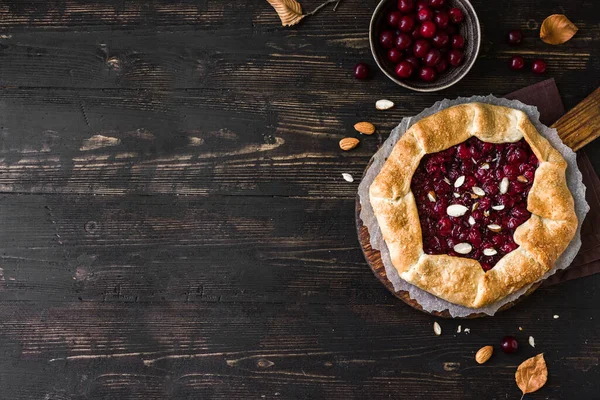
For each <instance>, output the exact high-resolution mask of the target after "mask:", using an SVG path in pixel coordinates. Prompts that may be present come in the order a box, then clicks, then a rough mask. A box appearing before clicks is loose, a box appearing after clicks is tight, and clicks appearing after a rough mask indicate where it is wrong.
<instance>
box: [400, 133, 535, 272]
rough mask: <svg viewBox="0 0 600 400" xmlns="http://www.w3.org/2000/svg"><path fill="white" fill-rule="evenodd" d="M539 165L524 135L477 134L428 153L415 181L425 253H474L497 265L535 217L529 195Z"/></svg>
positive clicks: (482, 260)
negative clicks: (489, 139)
mask: <svg viewBox="0 0 600 400" xmlns="http://www.w3.org/2000/svg"><path fill="white" fill-rule="evenodd" d="M537 166H538V160H537V157H536V156H535V154H533V152H532V151H531V147H530V146H529V144H527V142H526V141H525V140H524V139H521V140H519V141H518V142H515V143H486V142H483V141H481V140H479V139H477V138H476V137H472V138H471V139H469V140H467V141H466V142H464V143H461V144H458V145H455V146H452V147H450V148H448V149H446V150H444V151H440V152H438V153H433V154H427V155H425V156H424V157H423V159H422V160H421V163H420V164H419V167H418V168H417V170H416V171H415V174H414V175H413V179H412V185H411V190H412V192H413V194H414V196H415V200H416V202H417V210H418V211H419V220H420V223H421V232H422V234H423V249H424V251H425V253H427V254H449V255H451V256H463V257H469V258H473V259H475V260H477V261H479V263H480V264H481V267H482V268H483V269H484V270H485V271H487V270H489V269H491V268H492V267H493V266H494V265H495V264H496V263H497V262H498V261H499V260H500V259H501V258H502V257H503V256H504V255H506V254H507V253H510V252H511V251H513V250H515V249H516V248H517V247H518V246H517V244H516V243H515V242H514V239H513V234H514V232H515V230H516V229H517V227H518V226H520V225H521V224H523V223H524V222H525V221H527V220H528V219H529V217H530V216H531V213H530V212H529V211H528V210H527V195H528V194H529V190H530V189H531V186H532V184H533V178H534V174H535V170H536V168H537Z"/></svg>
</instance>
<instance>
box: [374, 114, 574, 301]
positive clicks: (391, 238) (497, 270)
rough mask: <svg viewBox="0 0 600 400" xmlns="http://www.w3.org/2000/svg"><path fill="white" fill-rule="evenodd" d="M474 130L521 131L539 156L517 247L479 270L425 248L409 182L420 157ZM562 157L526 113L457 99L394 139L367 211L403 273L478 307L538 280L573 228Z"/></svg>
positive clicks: (517, 136)
mask: <svg viewBox="0 0 600 400" xmlns="http://www.w3.org/2000/svg"><path fill="white" fill-rule="evenodd" d="M472 136H476V137H477V138H479V139H480V140H482V141H485V142H491V143H508V142H516V141H519V140H521V139H522V138H524V139H525V140H526V141H527V143H529V145H530V146H531V149H532V151H533V152H534V154H535V155H536V157H537V158H538V160H539V163H540V164H539V167H538V168H537V170H536V171H535V176H534V182H533V185H532V187H531V190H530V192H529V195H528V198H527V209H528V210H529V211H530V212H531V214H532V215H531V217H530V218H529V219H528V220H527V221H526V222H525V223H523V224H522V225H521V226H519V227H518V228H517V229H516V230H515V232H514V241H515V243H516V244H517V245H519V247H518V248H517V249H516V250H514V251H512V252H510V253H508V254H506V255H505V256H504V257H503V258H501V259H500V261H499V262H498V263H497V264H496V265H495V266H494V268H492V269H490V270H489V271H487V272H485V271H484V270H483V268H482V267H481V265H480V264H479V262H478V261H477V260H473V259H469V258H463V257H453V256H449V255H429V254H425V253H424V252H423V237H422V234H421V225H420V222H419V215H418V212H417V206H416V203H415V198H414V196H413V193H412V192H411V189H410V185H411V180H412V177H413V174H414V173H415V170H416V169H417V167H418V166H419V163H420V161H421V158H422V157H423V156H424V155H425V154H428V153H436V152H439V151H442V150H445V149H447V148H449V147H452V146H455V145H457V144H459V143H462V142H464V141H466V140H467V139H469V138H470V137H472ZM566 168H567V163H566V161H565V160H564V159H563V157H562V156H561V155H560V153H559V152H558V151H557V150H556V149H554V147H552V145H551V144H550V143H549V142H548V141H547V140H546V139H545V138H544V137H542V136H541V135H540V134H539V132H538V131H537V130H536V128H535V127H534V126H533V124H532V123H531V122H530V121H529V119H528V117H527V115H526V114H525V113H523V112H522V111H519V110H515V109H512V108H507V107H501V106H495V105H490V104H482V103H469V104H462V105H457V106H454V107H450V108H447V109H445V110H442V111H440V112H438V113H436V114H434V115H431V116H429V117H427V118H424V119H422V120H421V121H419V122H417V123H415V124H414V125H413V126H411V127H410V129H408V130H407V131H406V133H405V134H404V135H403V136H402V138H401V139H400V140H399V141H398V143H396V145H395V147H394V149H393V150H392V153H391V154H390V156H389V158H388V159H387V161H386V162H385V164H384V165H383V168H382V169H381V171H380V172H379V174H378V175H377V177H376V178H375V180H374V181H373V183H372V184H371V187H370V188H369V196H370V201H371V205H372V206H373V211H374V212H375V216H376V218H377V221H378V223H379V227H380V229H381V232H382V234H383V238H384V240H385V243H386V244H387V247H388V249H389V252H390V256H391V260H392V264H393V266H394V267H395V268H396V270H397V271H398V274H399V275H400V277H401V278H402V279H404V280H405V281H407V282H410V283H411V284H413V285H416V286H418V287H419V288H421V289H423V290H426V291H428V292H429V293H431V294H433V295H435V296H438V297H440V298H442V299H444V300H447V301H449V302H451V303H454V304H459V305H462V306H466V307H471V308H480V307H484V306H486V305H489V304H492V303H494V302H496V301H498V300H500V299H502V298H503V297H505V296H507V295H509V294H511V293H513V292H515V291H517V290H519V289H520V288H522V287H524V286H526V285H528V284H531V283H533V282H535V281H537V280H539V279H540V278H541V277H542V276H543V275H544V274H545V273H546V272H548V271H549V270H550V269H551V268H552V266H553V264H554V263H555V262H556V260H557V258H558V257H559V256H560V255H561V254H562V252H563V251H564V250H565V249H566V248H567V246H568V245H569V243H570V242H571V240H572V239H573V236H574V235H575V231H576V229H577V224H578V221H577V216H576V215H575V207H574V202H573V196H572V195H571V192H570V191H569V188H568V187H567V181H566V178H565V171H566Z"/></svg>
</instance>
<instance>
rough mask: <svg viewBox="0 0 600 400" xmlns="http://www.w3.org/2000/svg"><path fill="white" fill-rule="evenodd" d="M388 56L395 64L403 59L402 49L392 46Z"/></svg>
mask: <svg viewBox="0 0 600 400" xmlns="http://www.w3.org/2000/svg"><path fill="white" fill-rule="evenodd" d="M387 57H388V60H390V61H391V62H393V63H394V64H398V63H399V62H400V60H402V51H400V50H398V49H397V48H395V47H394V48H391V49H389V50H388V54H387Z"/></svg>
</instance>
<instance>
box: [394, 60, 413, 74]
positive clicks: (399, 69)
mask: <svg viewBox="0 0 600 400" xmlns="http://www.w3.org/2000/svg"><path fill="white" fill-rule="evenodd" d="M413 71H414V68H413V66H412V64H411V63H409V62H408V61H406V60H404V61H401V62H400V63H399V64H398V65H397V66H396V76H397V77H398V78H402V79H406V78H410V76H411V75H412V74H413Z"/></svg>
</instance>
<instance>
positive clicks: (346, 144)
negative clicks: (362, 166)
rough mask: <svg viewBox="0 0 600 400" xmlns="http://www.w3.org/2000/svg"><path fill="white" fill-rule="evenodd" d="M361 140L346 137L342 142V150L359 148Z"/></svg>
mask: <svg viewBox="0 0 600 400" xmlns="http://www.w3.org/2000/svg"><path fill="white" fill-rule="evenodd" d="M359 143H360V140H358V139H356V138H351V137H346V138H343V139H342V140H340V149H342V150H344V151H349V150H352V149H353V148H355V147H356V146H358V144H359Z"/></svg>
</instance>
